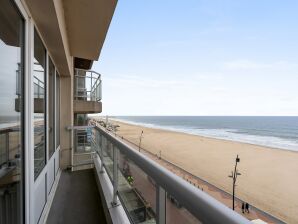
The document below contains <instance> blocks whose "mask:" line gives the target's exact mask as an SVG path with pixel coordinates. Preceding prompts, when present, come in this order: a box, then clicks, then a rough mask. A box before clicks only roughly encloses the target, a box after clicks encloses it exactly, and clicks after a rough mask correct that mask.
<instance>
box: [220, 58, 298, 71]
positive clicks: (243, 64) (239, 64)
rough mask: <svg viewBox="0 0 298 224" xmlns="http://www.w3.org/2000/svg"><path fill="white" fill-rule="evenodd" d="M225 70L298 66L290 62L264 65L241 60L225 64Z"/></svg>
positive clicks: (291, 67)
mask: <svg viewBox="0 0 298 224" xmlns="http://www.w3.org/2000/svg"><path fill="white" fill-rule="evenodd" d="M223 68H224V69H227V70H261V69H297V68H298V64H294V63H290V62H288V61H276V62H272V63H262V62H256V61H251V60H245V59H241V60H234V61H229V62H224V63H223Z"/></svg>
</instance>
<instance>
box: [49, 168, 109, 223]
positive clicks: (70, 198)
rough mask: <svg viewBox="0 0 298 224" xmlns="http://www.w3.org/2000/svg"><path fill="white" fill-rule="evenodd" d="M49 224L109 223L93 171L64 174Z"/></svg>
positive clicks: (66, 172)
mask: <svg viewBox="0 0 298 224" xmlns="http://www.w3.org/2000/svg"><path fill="white" fill-rule="evenodd" d="M47 223H48V224H59V223H64V224H68V223H71V224H76V223H88V224H92V223H100V224H104V223H107V222H106V219H105V214H104V210H103V206H102V201H101V198H100V194H99V191H98V188H97V184H96V180H95V175H94V171H93V169H88V170H80V171H75V172H70V171H63V172H62V174H61V177H60V181H59V185H58V188H57V190H56V194H55V196H54V200H53V203H52V207H51V209H50V213H49V216H48V219H47Z"/></svg>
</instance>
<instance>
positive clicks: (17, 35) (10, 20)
mask: <svg viewBox="0 0 298 224" xmlns="http://www.w3.org/2000/svg"><path fill="white" fill-rule="evenodd" d="M24 24H25V22H24V19H23V17H22V16H21V15H20V13H19V11H18V9H17V7H16V6H15V5H14V3H13V1H11V0H0V223H12V224H14V223H23V221H24V219H23V214H24V213H23V209H24V206H23V205H24V183H23V179H24V169H23V167H24V166H23V155H24V144H23V140H24V138H23V135H24V131H23V130H24V128H23V121H24V119H23V118H24V106H23V105H24V100H23V99H24V81H23V80H24V56H23V55H24V28H25V25H24Z"/></svg>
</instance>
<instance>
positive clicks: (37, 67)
mask: <svg viewBox="0 0 298 224" xmlns="http://www.w3.org/2000/svg"><path fill="white" fill-rule="evenodd" d="M33 68H34V71H33V86H34V99H33V100H34V177H35V179H36V178H37V177H38V175H39V174H40V172H41V171H42V169H43V167H44V166H45V164H46V119H45V118H46V117H45V114H46V113H45V111H46V102H45V100H46V94H45V93H46V82H45V81H46V49H45V47H44V45H43V43H42V41H41V39H40V37H39V35H38V33H37V31H36V30H34V67H33Z"/></svg>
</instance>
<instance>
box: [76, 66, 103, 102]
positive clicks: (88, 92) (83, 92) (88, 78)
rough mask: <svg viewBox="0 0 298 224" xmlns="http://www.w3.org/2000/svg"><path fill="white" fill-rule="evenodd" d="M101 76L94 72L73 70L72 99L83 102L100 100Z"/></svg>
mask: <svg viewBox="0 0 298 224" xmlns="http://www.w3.org/2000/svg"><path fill="white" fill-rule="evenodd" d="M101 91H102V90H101V75H100V74H99V73H97V72H94V71H88V70H83V69H75V77H74V99H75V100H84V101H97V102H99V101H100V100H101V95H102V93H101Z"/></svg>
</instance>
